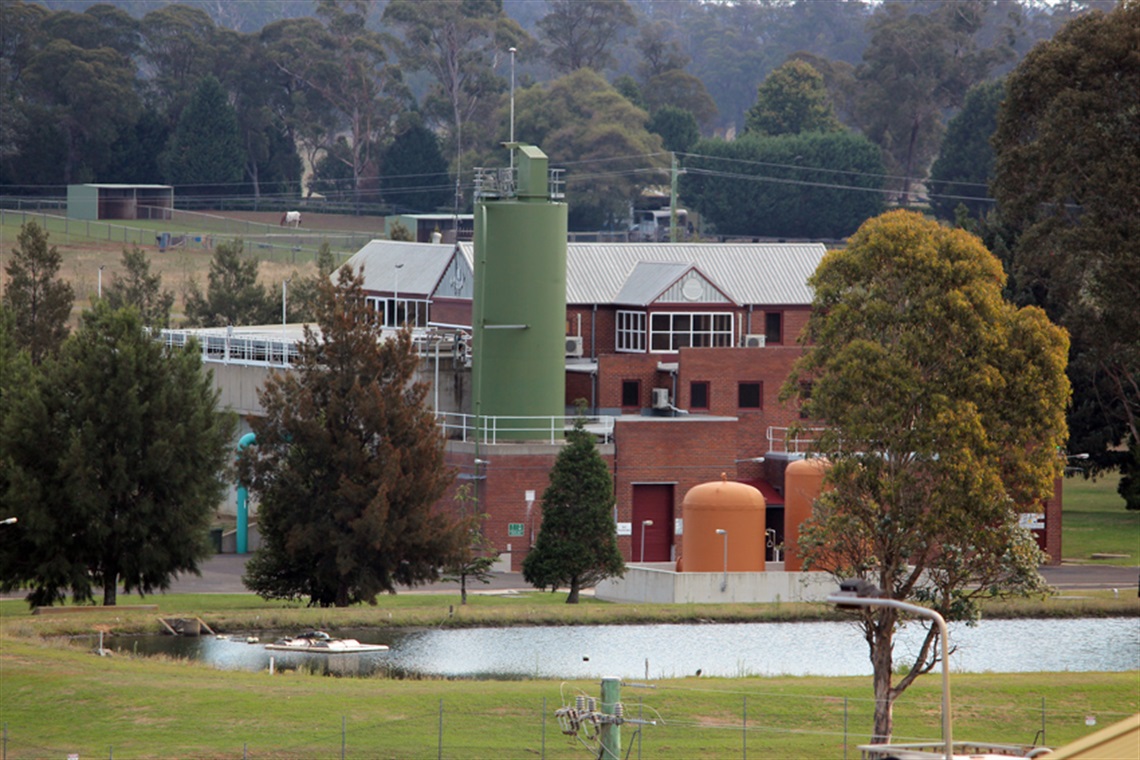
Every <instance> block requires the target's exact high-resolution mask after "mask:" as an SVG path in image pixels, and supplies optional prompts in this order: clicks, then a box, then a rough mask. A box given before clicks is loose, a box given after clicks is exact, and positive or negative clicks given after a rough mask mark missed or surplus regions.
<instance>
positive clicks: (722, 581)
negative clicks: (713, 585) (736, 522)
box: [716, 528, 728, 591]
mask: <svg viewBox="0 0 1140 760" xmlns="http://www.w3.org/2000/svg"><path fill="white" fill-rule="evenodd" d="M716 534H717V535H718V536H720V537H721V538H723V539H724V576H723V577H722V578H721V579H720V590H721V591H724V590H726V589H727V588H728V531H727V530H725V529H724V528H717V529H716Z"/></svg>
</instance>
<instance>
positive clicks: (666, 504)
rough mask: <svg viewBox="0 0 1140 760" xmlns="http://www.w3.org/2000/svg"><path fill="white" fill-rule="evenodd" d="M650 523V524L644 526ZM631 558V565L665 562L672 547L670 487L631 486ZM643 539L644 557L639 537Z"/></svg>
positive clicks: (665, 485)
mask: <svg viewBox="0 0 1140 760" xmlns="http://www.w3.org/2000/svg"><path fill="white" fill-rule="evenodd" d="M647 520H648V521H651V522H652V524H650V523H648V522H646V521H647ZM632 528H633V536H632V539H633V541H632V544H631V545H632V547H633V554H632V556H631V557H629V561H630V562H668V561H669V560H670V559H672V558H671V557H670V549H671V548H672V546H673V484H672V483H637V484H634V486H633V526H632ZM643 534H644V536H645V546H644V550H645V551H644V553H643V552H642V544H641V540H642V538H641V537H642V535H643ZM643 558H644V559H643Z"/></svg>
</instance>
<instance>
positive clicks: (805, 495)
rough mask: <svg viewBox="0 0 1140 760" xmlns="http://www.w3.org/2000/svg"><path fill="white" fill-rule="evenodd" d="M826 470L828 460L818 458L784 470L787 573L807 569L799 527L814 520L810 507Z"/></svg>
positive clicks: (797, 463) (803, 461)
mask: <svg viewBox="0 0 1140 760" xmlns="http://www.w3.org/2000/svg"><path fill="white" fill-rule="evenodd" d="M827 467H828V464H827V460H826V459H823V458H818V457H817V458H813V459H797V460H796V461H794V462H792V463H791V464H789V465H788V466H787V468H786V469H785V470H784V569H785V570H787V571H788V572H799V571H801V570H803V569H804V562H803V556H802V555H801V554H800V549H799V538H800V525H801V524H802V523H803V521H804V520H806V519H808V518H809V517H811V504H812V502H813V501H815V499H816V497H817V496H819V494H820V492H821V491H822V490H823V476H824V473H826V472H827Z"/></svg>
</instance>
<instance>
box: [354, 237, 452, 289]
mask: <svg viewBox="0 0 1140 760" xmlns="http://www.w3.org/2000/svg"><path fill="white" fill-rule="evenodd" d="M454 253H455V245H454V244H453V243H409V242H404V241H400V240H373V241H371V242H370V243H368V244H367V245H365V246H364V247H363V248H361V249H360V250H359V251H357V252H356V253H354V254H353V255H352V257H351V258H349V260H348V261H346V262H345V263H344V265H345V266H348V265H351V266H352V267H353V269H358V268H360V267H364V289H365V290H371V291H374V292H393V291H394V290H395V289H396V287H397V286H398V287H399V290H400V293H402V294H404V295H406V296H408V297H411V296H421V297H424V298H427V297H428V296H430V295H431V293H432V291H433V290H434V289H435V286H436V284H437V283H438V282H439V280H440V278H441V277H443V275H444V273H445V272H446V271H447V265H448V263H449V262H450V261H451V257H452V255H454ZM397 267H398V268H397ZM397 271H398V272H399V274H398V275H397Z"/></svg>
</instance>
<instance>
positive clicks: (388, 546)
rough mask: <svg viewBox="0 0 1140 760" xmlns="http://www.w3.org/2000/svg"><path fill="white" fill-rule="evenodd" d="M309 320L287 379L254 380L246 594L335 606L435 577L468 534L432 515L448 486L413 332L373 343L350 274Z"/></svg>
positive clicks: (246, 471) (374, 334) (325, 289)
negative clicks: (258, 407) (255, 533)
mask: <svg viewBox="0 0 1140 760" xmlns="http://www.w3.org/2000/svg"><path fill="white" fill-rule="evenodd" d="M317 322H318V324H319V328H320V331H319V333H318V332H315V331H313V330H308V329H306V334H305V341H304V342H303V343H302V344H299V346H298V349H299V354H300V357H299V359H298V361H297V362H296V363H295V365H294V368H293V369H292V370H291V371H289V372H288V373H277V374H273V375H271V376H270V378H269V379H268V380H267V381H266V383H265V386H264V388H263V390H262V391H261V394H260V398H261V403H262V407H263V409H264V410H265V416H264V417H260V418H257V419H255V420H254V421H253V431H254V433H256V435H257V445H256V446H251V447H249V448H247V449H245V454H244V455H243V458H242V462H241V469H242V472H243V477H242V480H243V482H245V483H248V484H249V488H250V491H251V492H252V493H253V494H254V495H255V496H256V497H257V498H258V500H259V507H258V525H259V526H260V528H261V535H262V541H263V544H262V547H261V548H260V549H259V550H258V551H257V553H256V555H255V556H254V558H253V559H252V560H251V561H250V563H249V565H247V573H246V577H245V583H246V585H247V586H248V587H249V588H250V589H251V590H253V591H254V592H256V593H257V594H258V595H260V596H262V597H264V598H266V599H303V598H307V599H308V603H309V604H310V605H311V606H320V607H328V606H333V605H335V606H337V607H343V606H347V605H349V604H354V603H356V602H362V601H363V602H373V601H375V599H376V595H377V594H379V593H381V592H389V593H395V591H396V585H397V584H404V585H414V584H417V583H422V582H425V581H431V580H436V579H438V578H439V573H440V568H442V567H444V566H446V565H448V564H449V563H451V562H452V560H453V558H454V556H455V555H456V553H457V552H458V551H460V549H461V547H463V546H464V545H465V544H466V542H467V540H468V534H467V523H466V521H464V520H462V519H457V518H455V517H453V516H452V515H450V514H447V513H445V512H443V511H440V510H438V509H436V508H435V506H434V505H435V504H436V502H437V501H438V500H439V498H440V497H441V496H442V495H443V493H444V491H445V490H446V489H447V487H448V485H449V484H450V483H451V481H452V478H453V477H454V476H453V473H452V472H451V471H450V470H449V469H448V468H447V467H446V466H445V465H444V460H443V453H444V442H443V438H442V436H441V435H440V432H439V429H438V428H437V427H436V424H435V419H434V417H433V415H432V413H431V411H430V410H429V409H428V407H427V404H426V396H427V386H426V385H425V384H423V383H420V382H416V381H415V370H416V366H417V364H418V361H419V359H418V356H417V354H416V351H415V348H414V346H413V345H412V337H411V333H410V332H409V331H407V330H404V331H402V332H400V333H399V335H398V336H396V337H394V338H385V336H383V334H382V331H381V328H380V326H379V325H378V324H377V322H376V320H375V319H374V316H373V313H372V312H371V311H370V310H369V308H368V306H367V304H366V302H365V299H364V292H363V277H362V275H361V274H359V273H356V274H353V273H352V272H350V271H349V269H348V268H343V269H341V270H340V273H339V275H338V278H337V282H336V283H335V284H334V283H332V282H325V283H324V284H323V286H322V288H321V297H320V303H319V304H318V309H317Z"/></svg>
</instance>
